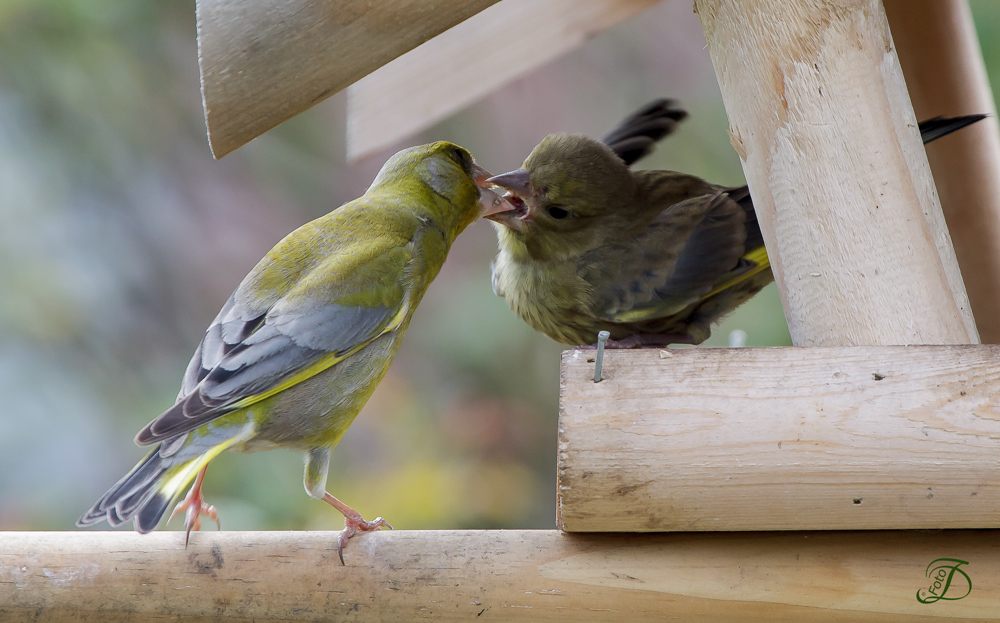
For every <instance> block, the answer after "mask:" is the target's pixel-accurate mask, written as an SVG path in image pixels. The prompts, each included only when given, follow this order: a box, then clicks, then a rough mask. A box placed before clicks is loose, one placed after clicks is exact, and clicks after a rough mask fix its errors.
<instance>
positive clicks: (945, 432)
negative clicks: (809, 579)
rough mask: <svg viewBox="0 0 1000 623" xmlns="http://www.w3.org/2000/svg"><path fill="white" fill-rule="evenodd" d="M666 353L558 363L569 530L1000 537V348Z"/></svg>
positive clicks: (563, 507) (562, 492) (567, 356)
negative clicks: (967, 531) (930, 531)
mask: <svg viewBox="0 0 1000 623" xmlns="http://www.w3.org/2000/svg"><path fill="white" fill-rule="evenodd" d="M664 352H665V354H667V355H670V356H665V357H661V356H660V353H659V352H658V351H656V350H642V351H637V352H625V351H608V352H606V353H605V356H604V365H603V369H602V376H603V378H604V380H602V381H601V382H600V383H594V363H593V359H594V353H593V351H589V352H588V351H583V350H569V351H565V353H564V354H563V361H562V378H561V383H560V413H559V473H558V493H559V506H558V521H559V525H560V527H562V528H564V529H565V530H570V531H577V532H594V531H640V532H641V531H649V532H655V531H661V530H865V529H914V528H917V529H919V528H923V529H927V528H1000V452H998V449H1000V404H998V403H997V399H996V397H997V396H998V395H1000V347H997V346H909V347H907V346H878V347H871V346H869V347H851V348H844V347H834V348H820V347H816V348H794V347H793V348H745V349H714V348H713V349H708V348H695V349H687V350H679V351H676V352H674V351H664ZM997 598H998V599H1000V595H998V596H997ZM997 603H998V607H1000V601H998V602H997Z"/></svg>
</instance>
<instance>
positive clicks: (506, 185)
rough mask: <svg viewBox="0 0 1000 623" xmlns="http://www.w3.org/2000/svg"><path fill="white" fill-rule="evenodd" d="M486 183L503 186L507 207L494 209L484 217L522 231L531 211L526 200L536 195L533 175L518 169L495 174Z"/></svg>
mask: <svg viewBox="0 0 1000 623" xmlns="http://www.w3.org/2000/svg"><path fill="white" fill-rule="evenodd" d="M486 184H489V185H492V186H498V187H500V188H503V189H504V190H506V191H507V194H506V195H504V196H503V204H504V208H505V209H503V210H494V211H493V212H491V213H490V214H488V215H484V217H485V218H488V219H490V220H491V221H496V222H497V223H500V224H502V225H506V226H507V227H509V228H511V229H516V230H517V231H521V229H522V228H523V224H524V218H525V217H526V216H527V214H528V212H529V210H528V206H527V204H526V203H525V200H526V199H527V200H533V199H535V197H536V193H535V191H534V190H533V189H532V188H531V176H530V175H529V174H528V172H527V171H525V170H524V169H517V170H516V171H511V172H509V173H503V174H501V175H495V176H493V177H491V178H489V179H487V180H486Z"/></svg>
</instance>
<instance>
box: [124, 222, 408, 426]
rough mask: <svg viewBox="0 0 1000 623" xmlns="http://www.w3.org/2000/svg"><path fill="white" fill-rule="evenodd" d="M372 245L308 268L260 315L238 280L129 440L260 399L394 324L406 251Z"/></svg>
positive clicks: (404, 302)
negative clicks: (168, 401)
mask: <svg viewBox="0 0 1000 623" xmlns="http://www.w3.org/2000/svg"><path fill="white" fill-rule="evenodd" d="M379 243H381V247H382V248H375V249H373V248H372V244H373V241H371V240H368V241H366V244H365V247H364V249H361V248H359V249H356V250H355V249H352V248H344V249H342V250H341V252H339V253H337V254H335V255H333V256H331V257H329V258H327V259H325V260H324V261H322V262H320V263H318V264H317V265H316V266H315V267H314V268H312V269H311V270H309V271H307V272H304V273H303V274H301V275H299V276H298V281H297V282H296V283H295V284H294V285H293V286H292V287H291V288H289V289H288V290H287V292H285V293H284V295H283V296H281V297H280V298H278V299H277V300H276V301H275V302H274V303H273V304H271V305H270V306H268V307H267V308H266V309H259V308H258V307H257V306H256V305H255V304H254V303H253V302H250V301H252V296H247V293H246V292H245V291H244V285H245V282H244V284H243V285H241V286H240V288H239V289H237V291H236V292H235V293H234V294H233V296H232V297H230V299H229V301H228V302H227V303H226V305H225V306H224V307H223V308H222V311H221V312H220V313H219V316H218V317H217V318H216V319H215V321H214V322H213V323H212V325H211V326H210V327H209V328H208V330H207V331H206V334H205V338H204V339H203V340H202V342H201V344H200V345H199V346H198V349H197V351H196V352H195V355H194V357H193V358H192V360H191V364H190V365H189V366H188V370H187V373H186V374H185V376H184V381H183V383H182V395H181V396H180V397H179V398H178V401H177V403H176V404H175V405H174V406H173V407H171V408H170V409H169V410H167V411H166V412H165V413H163V414H162V415H160V416H159V417H157V418H156V419H155V420H153V421H152V422H150V423H149V424H148V425H147V426H146V427H145V428H144V429H143V430H142V431H140V432H139V434H138V435H137V436H136V442H137V443H139V444H142V445H145V444H151V443H156V442H158V441H163V440H165V439H168V438H170V437H174V436H176V435H179V434H181V433H184V432H187V431H190V430H193V429H195V428H197V427H198V426H201V425H202V424H204V423H206V422H208V421H211V420H213V419H215V418H217V417H220V416H222V415H224V414H226V413H229V412H231V411H233V410H235V409H240V408H243V407H246V406H249V405H252V404H254V403H255V402H258V401H260V400H264V399H265V398H268V397H270V396H273V395H274V394H276V393H278V392H280V391H282V390H284V389H287V388H289V387H291V386H293V385H295V384H297V383H299V382H301V381H303V380H305V379H308V378H310V377H312V376H313V375H315V374H317V373H319V372H321V371H323V370H325V369H327V368H329V367H330V366H332V365H334V364H336V363H337V362H339V361H341V360H343V359H344V358H346V357H348V356H350V355H351V354H353V353H355V352H357V351H358V350H360V349H361V348H363V347H364V346H365V345H366V344H368V343H369V342H371V341H372V340H374V339H375V338H377V337H378V336H380V335H383V334H384V333H387V332H389V331H392V330H393V329H395V328H396V327H398V326H399V324H400V323H401V322H402V321H403V319H404V318H405V317H406V315H407V313H408V312H409V311H410V310H409V300H410V297H408V296H407V290H406V285H405V283H404V276H405V275H406V273H407V265H408V264H410V262H411V260H412V259H413V246H412V244H406V243H405V241H404V243H403V244H400V243H399V241H395V240H389V239H382V240H380V241H376V242H375V245H376V246H379ZM359 258H361V259H359Z"/></svg>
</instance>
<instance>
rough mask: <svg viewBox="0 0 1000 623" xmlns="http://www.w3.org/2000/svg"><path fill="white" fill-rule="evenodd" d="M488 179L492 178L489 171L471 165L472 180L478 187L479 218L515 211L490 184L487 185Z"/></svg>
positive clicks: (476, 165)
mask: <svg viewBox="0 0 1000 623" xmlns="http://www.w3.org/2000/svg"><path fill="white" fill-rule="evenodd" d="M490 177H492V174H491V173H490V172H489V171H487V170H486V169H484V168H483V167H481V166H479V165H478V164H473V165H472V179H474V180H475V181H476V185H477V186H479V216H481V217H483V218H490V217H492V216H493V215H495V214H500V213H502V212H509V211H511V210H514V209H515V207H514V206H513V205H511V204H510V202H508V201H507V200H506V199H504V198H503V197H502V196H501V195H500V193H498V192H497V191H496V189H494V188H493V185H492V184H489V183H488V182H487V181H486V180H487V179H489V178H490Z"/></svg>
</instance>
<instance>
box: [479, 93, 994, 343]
mask: <svg viewBox="0 0 1000 623" xmlns="http://www.w3.org/2000/svg"><path fill="white" fill-rule="evenodd" d="M683 118H684V112H683V111H681V110H679V109H677V108H676V107H675V104H674V102H672V101H670V100H657V101H655V102H653V103H651V104H649V105H647V106H646V107H644V108H643V109H640V110H639V111H638V112H636V113H635V114H633V115H632V116H630V117H629V118H628V119H626V120H625V121H623V122H622V123H621V124H620V126H619V127H618V128H616V129H615V130H613V131H612V132H611V133H609V134H608V135H607V136H606V137H605V138H604V141H603V142H602V141H597V140H594V139H591V138H587V137H585V136H577V135H570V134H552V135H549V136H547V137H546V138H545V139H543V140H542V142H541V143H539V145H538V146H537V147H535V149H534V150H533V151H532V152H531V154H530V155H529V156H528V158H527V160H525V161H524V165H523V167H522V168H521V169H518V170H516V171H511V172H510V173H504V174H503V175H498V176H496V177H493V178H490V179H489V180H487V181H488V182H489V183H492V184H495V185H496V186H499V187H501V188H504V189H506V190H508V191H509V195H510V196H509V197H508V203H509V204H510V207H511V209H510V210H506V211H503V212H498V213H494V214H491V215H489V216H488V217H487V218H490V219H492V220H493V221H495V229H496V230H497V236H498V242H499V248H500V251H499V254H498V255H497V257H496V259H495V260H494V262H493V289H494V291H495V292H496V293H497V294H498V295H499V296H501V297H503V298H504V299H505V300H506V301H507V304H508V305H509V306H510V308H511V309H512V310H513V311H514V312H515V313H516V314H517V315H518V316H520V317H521V318H522V319H523V320H524V321H525V322H527V323H528V324H529V325H531V326H532V327H534V328H535V329H537V330H539V331H541V332H542V333H545V334H546V335H548V336H549V337H551V338H552V339H554V340H556V341H557V342H562V343H564V344H573V345H580V344H593V343H594V342H596V341H597V334H598V332H599V331H608V332H610V334H611V339H610V340H608V342H607V345H608V346H611V347H618V348H628V347H636V346H666V345H668V344H679V343H684V344H700V343H701V342H703V341H705V340H706V339H707V338H708V337H709V335H710V333H711V327H712V325H713V323H715V322H716V321H718V320H719V319H720V318H721V317H723V316H724V315H726V314H727V313H729V312H731V311H732V310H734V309H736V307H738V306H739V305H740V304H742V303H743V302H745V301H747V300H748V299H750V298H751V297H752V296H753V295H755V294H756V293H757V292H759V291H760V290H761V289H762V288H763V287H764V286H766V285H767V284H768V283H770V282H771V281H773V279H774V277H773V275H772V273H771V269H770V263H769V261H768V257H767V251H766V250H765V249H764V240H763V238H762V236H761V232H760V227H759V226H758V224H757V217H756V214H755V213H754V207H753V202H752V199H751V197H750V192H749V190H748V189H747V187H746V186H742V187H739V188H730V187H726V186H719V185H717V184H710V183H708V182H705V181H704V180H702V179H700V178H697V177H695V176H693V175H687V174H684V173H676V172H673V171H630V170H629V165H631V164H632V163H633V162H634V161H635V160H637V159H639V158H641V157H642V156H644V155H645V154H647V153H649V151H651V150H652V148H653V144H654V143H655V142H656V141H658V140H659V139H660V138H662V137H663V136H665V135H667V134H669V133H670V132H671V131H673V129H674V127H675V125H676V123H677V122H678V121H680V120H681V119H683ZM982 118H983V115H972V116H968V117H958V118H953V119H943V118H940V117H937V118H935V119H930V120H928V121H925V122H923V123H921V124H920V131H921V135H922V136H923V139H924V142H925V143H926V142H929V141H931V140H934V139H936V138H939V137H941V136H944V135H945V134H948V133H950V132H953V131H955V130H957V129H959V128H961V127H964V126H966V125H969V124H970V123H974V122H975V121H978V120H979V119H982ZM504 207H507V206H504Z"/></svg>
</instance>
